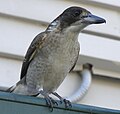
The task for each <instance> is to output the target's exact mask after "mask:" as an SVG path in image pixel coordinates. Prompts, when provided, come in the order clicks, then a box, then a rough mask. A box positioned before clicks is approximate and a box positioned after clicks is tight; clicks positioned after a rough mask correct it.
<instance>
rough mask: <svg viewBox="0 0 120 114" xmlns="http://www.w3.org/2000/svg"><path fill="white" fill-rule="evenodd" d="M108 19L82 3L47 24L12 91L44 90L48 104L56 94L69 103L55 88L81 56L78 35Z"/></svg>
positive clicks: (33, 91) (30, 49) (34, 92)
mask: <svg viewBox="0 0 120 114" xmlns="http://www.w3.org/2000/svg"><path fill="white" fill-rule="evenodd" d="M104 22H105V20H104V19H102V18H100V17H97V16H94V15H92V14H91V13H90V12H89V11H87V10H86V9H84V8H81V7H70V8H68V9H66V10H65V11H64V12H63V13H62V14H61V15H60V16H58V17H57V18H56V19H55V20H54V21H53V22H51V23H50V25H49V26H48V28H47V29H46V30H45V31H44V32H42V33H40V34H38V35H37V36H36V37H35V39H34V40H33V41H32V43H31V45H30V47H29V49H28V51H27V53H26V56H25V59H24V61H23V65H22V70H21V80H20V81H19V82H18V83H17V85H16V87H12V88H11V89H10V91H12V92H14V93H18V94H23V95H36V94H39V93H40V94H42V95H43V96H44V97H45V99H46V101H47V104H48V105H49V106H50V107H53V104H54V103H56V102H55V101H54V100H53V99H52V98H50V97H49V94H51V93H52V94H54V95H55V96H57V97H58V98H60V100H62V101H63V102H64V103H65V105H66V106H68V105H70V102H69V101H67V100H65V99H63V98H62V97H60V96H59V95H58V94H57V93H55V92H54V91H55V90H56V89H57V88H58V87H59V86H60V84H61V83H62V81H63V80H64V79H65V77H66V76H67V74H68V73H69V72H70V71H71V70H72V69H73V68H74V66H75V64H76V62H77V59H78V56H79V50H80V48H79V43H78V35H79V33H80V31H82V30H83V29H84V28H85V27H86V26H88V25H90V24H100V23H104Z"/></svg>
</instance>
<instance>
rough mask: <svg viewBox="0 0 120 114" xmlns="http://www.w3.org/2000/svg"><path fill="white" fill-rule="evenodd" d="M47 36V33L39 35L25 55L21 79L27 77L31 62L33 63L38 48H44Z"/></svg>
mask: <svg viewBox="0 0 120 114" xmlns="http://www.w3.org/2000/svg"><path fill="white" fill-rule="evenodd" d="M46 35H47V34H46V33H45V32H42V33H40V34H38V35H37V36H36V37H35V38H34V40H33V41H32V43H31V45H30V46H29V48H28V50H27V53H26V55H25V58H24V61H23V64H22V69H21V76H20V79H22V78H23V77H24V76H25V75H26V73H27V69H28V66H29V64H30V62H31V61H32V59H33V58H34V56H35V54H36V52H37V49H38V47H39V49H40V48H41V47H42V45H43V42H44V40H45V39H46Z"/></svg>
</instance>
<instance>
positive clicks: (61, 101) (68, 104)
mask: <svg viewBox="0 0 120 114" xmlns="http://www.w3.org/2000/svg"><path fill="white" fill-rule="evenodd" d="M52 94H53V95H55V96H56V97H58V98H59V99H60V103H61V104H62V103H64V104H65V107H66V108H68V107H72V104H71V102H70V101H69V100H66V99H64V98H62V97H61V96H60V95H59V94H58V93H56V92H53V93H52Z"/></svg>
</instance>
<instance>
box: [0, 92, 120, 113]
mask: <svg viewBox="0 0 120 114" xmlns="http://www.w3.org/2000/svg"><path fill="white" fill-rule="evenodd" d="M0 114H120V110H112V109H106V108H99V107H94V106H87V105H79V104H72V108H65V107H64V104H60V105H59V106H55V107H54V109H53V112H50V110H49V108H48V107H47V106H46V102H45V100H44V99H42V98H37V97H30V96H23V95H17V94H13V93H7V92H0Z"/></svg>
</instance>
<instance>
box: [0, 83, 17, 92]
mask: <svg viewBox="0 0 120 114" xmlns="http://www.w3.org/2000/svg"><path fill="white" fill-rule="evenodd" d="M15 86H16V85H14V86H11V87H2V86H1V87H0V91H2V92H10V93H11V92H12V91H14V89H15Z"/></svg>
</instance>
